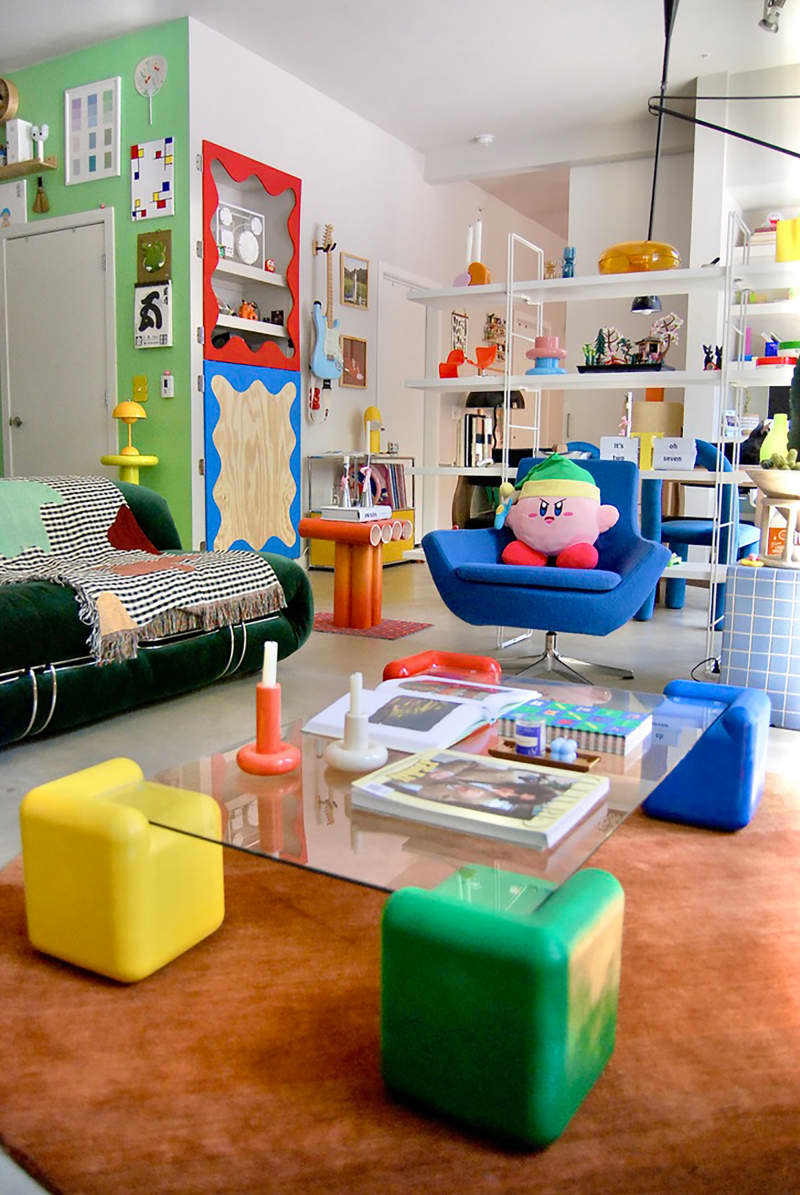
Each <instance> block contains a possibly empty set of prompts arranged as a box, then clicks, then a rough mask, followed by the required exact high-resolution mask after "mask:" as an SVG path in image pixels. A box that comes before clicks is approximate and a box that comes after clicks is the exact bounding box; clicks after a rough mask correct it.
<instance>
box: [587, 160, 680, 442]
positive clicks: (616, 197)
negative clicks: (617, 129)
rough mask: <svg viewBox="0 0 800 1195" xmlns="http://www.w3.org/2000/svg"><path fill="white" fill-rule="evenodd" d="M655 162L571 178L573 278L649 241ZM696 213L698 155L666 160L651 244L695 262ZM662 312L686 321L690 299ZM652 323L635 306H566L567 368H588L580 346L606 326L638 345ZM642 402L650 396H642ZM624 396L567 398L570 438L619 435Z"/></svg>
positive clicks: (674, 354) (594, 169) (670, 302)
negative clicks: (622, 247)
mask: <svg viewBox="0 0 800 1195" xmlns="http://www.w3.org/2000/svg"><path fill="white" fill-rule="evenodd" d="M652 174H653V162H652V158H641V159H639V160H638V161H630V162H612V163H605V164H602V165H598V166H577V167H574V168H573V169H572V171H571V172H570V205H569V209H570V210H569V243H570V245H574V246H575V249H576V259H575V272H576V274H580V275H587V274H596V273H598V270H597V261H598V258H599V257H601V255H602V253H603V250H604V249H607V248H608V246H609V245H613V244H616V243H618V242H620V241H630V240H634V241H635V240H643V239H644V238H645V237H646V236H647V220H648V214H649V209H650V186H651V181H652ZM691 208H692V155H691V154H674V155H669V156H666V157H663V158H662V160H661V165H660V169H659V180H658V197H657V203H656V212H655V221H654V228H653V239H654V240H657V241H666V242H667V243H668V244H671V245H674V246H675V247H676V248H677V249H678V251H679V252H680V255H681V260H682V262H683V263H684V264H688V261H689V237H690V230H691ZM664 311H665V312H666V311H675V312H677V313H678V315H680V316H682V318H684V319H685V318H686V299H685V297H684V296H680V295H678V296H675V297H674V298H673V297H670V298H669V299H665V300H664ZM653 318H654V317H652V316H642V315H633V314H632V313H631V310H630V300H629V299H626V300H610V301H609V300H603V301H600V300H595V301H592V302H580V303H579V302H575V303H570V304H568V306H567V328H566V348H567V360H566V366H567V368H568V369H569V370H571V371H572V370H574V369H575V367H576V366H577V365H581V364H583V354H582V353H581V345H583V344H585V343H586V342H587V341H593V340H594V338H595V336H596V335H597V330H598V328H600V327H605V326H609V325H611V326H613V327H616V328H619V330H620V332H622V333H623V334H624V335H626V336H628V337H630V339H631V340H634V341H635V340H638V339H640V338H641V337H642V336H644V335H645V334H646V332H647V331H648V329H649V327H650V324H651V322H652V320H653ZM684 359H685V358H684V345H683V336H681V343H680V344H678V345H677V346H674V347H673V348H672V349H671V350H670V354H669V357H668V364H670V365H672V366H674V367H675V368H676V369H680V368H682V367H683V364H684ZM681 396H682V393H681V392H680V391H669V390H667V392H666V394H665V396H664V397H665V399H666V400H667V401H669V400H670V399H675V400H679V399H680V398H681ZM636 397H637V398H644V395H643V394H638V395H637V396H636ZM624 401H625V398H624V391H622V390H589V389H587V390H574V391H569V392H567V394H566V396H565V412H566V413H567V414H569V415H570V420H569V438H570V439H571V440H588V441H589V442H591V443H594V444H597V443H598V441H599V438H600V436H603V435H614V434H615V433H616V431H617V426H618V424H619V420H620V416H621V414H622V411H623V408H624Z"/></svg>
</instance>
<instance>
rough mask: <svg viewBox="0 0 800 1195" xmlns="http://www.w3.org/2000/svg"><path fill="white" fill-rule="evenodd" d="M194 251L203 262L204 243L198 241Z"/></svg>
mask: <svg viewBox="0 0 800 1195" xmlns="http://www.w3.org/2000/svg"><path fill="white" fill-rule="evenodd" d="M194 251H195V253H196V254H197V256H198V257H199V258H200V260H201V261H202V260H203V242H202V241H197V243H196V244H195V247H194Z"/></svg>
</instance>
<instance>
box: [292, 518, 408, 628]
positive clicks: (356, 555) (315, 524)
mask: <svg viewBox="0 0 800 1195" xmlns="http://www.w3.org/2000/svg"><path fill="white" fill-rule="evenodd" d="M298 531H299V532H300V534H301V535H302V536H303V537H304V538H305V539H329V540H333V542H334V543H335V545H336V548H335V552H334V562H333V625H334V626H337V627H353V628H354V629H356V630H359V631H363V630H366V629H367V628H368V627H374V626H377V624H378V623H379V622H380V621H381V617H382V615H381V604H382V602H383V545H384V544H388V543H390V542H391V541H392V540H393V539H395V540H397V539H410V538H411V531H412V528H411V523H410V522H409V521H408V520H406V519H378V520H376V521H375V522H369V523H355V522H354V523H350V522H345V520H342V521H341V522H339V521H338V520H336V519H315V518H305V519H301V520H300V523H299V525H298Z"/></svg>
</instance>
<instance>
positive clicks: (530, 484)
mask: <svg viewBox="0 0 800 1195" xmlns="http://www.w3.org/2000/svg"><path fill="white" fill-rule="evenodd" d="M516 488H517V489H518V490H519V491H520V493H519V496H520V498H538V497H539V495H542V496H543V497H547V496H548V495H550V494H552V495H554V496H557V497H559V498H593V499H594V501H595V502H599V501H600V490H599V488H598V486H597V485H596V484H595V480H594V478H593V477H592V475H591V473H589V471H588V470H587V469H582V468H581V467H580V465H576V464H575V461H570V460H567V458H566V457H564V456H559V454H558V453H557V452H554V453H553V455H552V456H548V457H547V459H546V460H543V461H542V462H541V463H540V464H538V465H534V467H533V468H532V469H530V470H529V472H528V473H526V474H525V476H524V477H523V478H522V480H521V481H518V482H517V487H516Z"/></svg>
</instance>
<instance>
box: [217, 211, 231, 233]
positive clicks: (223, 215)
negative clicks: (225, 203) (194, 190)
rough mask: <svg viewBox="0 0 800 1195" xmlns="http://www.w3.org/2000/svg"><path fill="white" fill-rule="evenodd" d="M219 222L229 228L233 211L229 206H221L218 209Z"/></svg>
mask: <svg viewBox="0 0 800 1195" xmlns="http://www.w3.org/2000/svg"><path fill="white" fill-rule="evenodd" d="M219 222H220V224H224V225H225V227H226V228H230V226H231V224H233V213H232V212H231V209H230V208H229V207H221V208H220V209H219Z"/></svg>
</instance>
